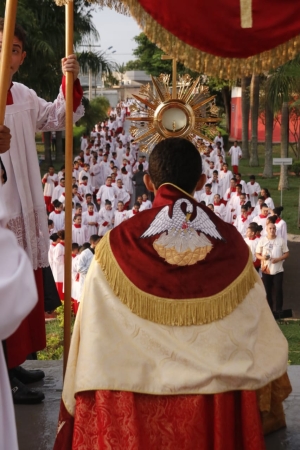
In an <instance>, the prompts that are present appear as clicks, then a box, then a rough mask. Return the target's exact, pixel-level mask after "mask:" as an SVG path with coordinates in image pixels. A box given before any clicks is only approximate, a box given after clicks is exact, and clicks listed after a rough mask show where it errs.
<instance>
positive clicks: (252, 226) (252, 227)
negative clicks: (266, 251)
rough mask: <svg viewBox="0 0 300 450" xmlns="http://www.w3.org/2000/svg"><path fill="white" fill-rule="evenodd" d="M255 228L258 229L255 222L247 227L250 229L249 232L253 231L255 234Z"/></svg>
mask: <svg viewBox="0 0 300 450" xmlns="http://www.w3.org/2000/svg"><path fill="white" fill-rule="evenodd" d="M257 227H258V224H257V223H256V222H251V223H250V224H249V226H248V228H250V230H251V231H253V233H256V232H257Z"/></svg>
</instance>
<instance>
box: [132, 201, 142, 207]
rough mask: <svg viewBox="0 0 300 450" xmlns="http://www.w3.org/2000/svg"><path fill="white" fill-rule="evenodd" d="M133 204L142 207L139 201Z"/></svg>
mask: <svg viewBox="0 0 300 450" xmlns="http://www.w3.org/2000/svg"><path fill="white" fill-rule="evenodd" d="M133 206H138V207H140V206H141V205H140V204H139V202H135V204H134V205H133Z"/></svg>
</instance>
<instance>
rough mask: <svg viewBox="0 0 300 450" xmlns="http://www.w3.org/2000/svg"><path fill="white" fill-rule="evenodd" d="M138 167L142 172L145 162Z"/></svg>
mask: <svg viewBox="0 0 300 450" xmlns="http://www.w3.org/2000/svg"><path fill="white" fill-rule="evenodd" d="M138 169H139V171H140V172H142V171H143V170H144V166H143V164H139V165H138Z"/></svg>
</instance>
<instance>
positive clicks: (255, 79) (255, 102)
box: [249, 74, 259, 167]
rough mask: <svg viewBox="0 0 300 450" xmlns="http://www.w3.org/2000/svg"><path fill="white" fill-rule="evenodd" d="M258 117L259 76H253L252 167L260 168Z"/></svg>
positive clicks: (251, 109)
mask: <svg viewBox="0 0 300 450" xmlns="http://www.w3.org/2000/svg"><path fill="white" fill-rule="evenodd" d="M258 115H259V75H255V74H253V75H252V79H251V84H250V116H251V145H250V160H249V166H250V167H257V166H258V149H257V144H258V139H257V134H258Z"/></svg>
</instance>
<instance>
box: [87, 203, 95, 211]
mask: <svg viewBox="0 0 300 450" xmlns="http://www.w3.org/2000/svg"><path fill="white" fill-rule="evenodd" d="M87 210H88V212H89V213H92V212H94V205H93V203H89V204H88V205H87Z"/></svg>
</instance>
